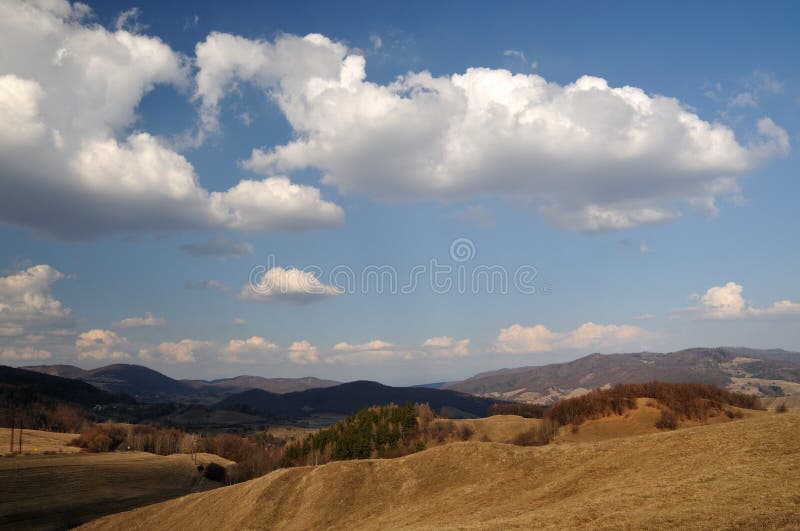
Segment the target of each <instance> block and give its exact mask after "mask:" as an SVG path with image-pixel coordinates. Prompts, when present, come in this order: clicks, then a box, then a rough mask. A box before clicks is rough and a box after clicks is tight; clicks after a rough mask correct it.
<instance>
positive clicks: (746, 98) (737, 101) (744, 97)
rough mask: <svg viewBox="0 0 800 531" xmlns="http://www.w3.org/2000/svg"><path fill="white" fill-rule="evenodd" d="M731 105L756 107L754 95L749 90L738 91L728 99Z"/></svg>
mask: <svg viewBox="0 0 800 531" xmlns="http://www.w3.org/2000/svg"><path fill="white" fill-rule="evenodd" d="M730 106H731V107H757V106H758V103H757V102H756V99H755V97H754V96H753V95H752V94H751V93H750V92H740V93H739V94H737V95H736V96H734V97H733V98H731V101H730Z"/></svg>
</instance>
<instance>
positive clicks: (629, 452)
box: [86, 412, 800, 530]
mask: <svg viewBox="0 0 800 531" xmlns="http://www.w3.org/2000/svg"><path fill="white" fill-rule="evenodd" d="M799 426H800V415H798V414H797V413H796V412H789V413H786V414H775V413H765V414H761V415H754V416H751V417H750V418H745V419H742V420H736V421H732V422H724V423H719V424H709V425H703V426H696V427H690V428H686V429H682V430H677V431H671V432H661V433H652V434H645V435H639V436H632V437H626V438H616V439H609V440H604V441H600V442H579V443H573V444H554V445H549V446H542V447H517V446H512V445H506V444H500V443H480V442H460V443H453V444H449V445H444V446H438V447H435V448H432V449H430V450H427V451H424V452H420V453H417V454H413V455H410V456H407V457H403V458H400V459H386V460H366V461H345V462H333V463H329V464H327V465H323V466H319V467H303V468H295V469H285V470H279V471H276V472H273V473H271V474H269V475H267V476H264V477H262V478H258V479H255V480H252V481H249V482H246V483H242V484H239V485H234V486H231V487H224V488H222V489H219V490H215V491H213V492H204V493H200V494H194V495H191V496H186V497H183V498H179V499H175V500H170V501H167V502H164V503H160V504H156V505H152V506H149V507H143V508H140V509H137V510H134V511H131V512H128V513H123V514H120V515H113V516H108V517H104V518H101V519H99V520H96V521H94V522H91V523H90V524H88V525H87V526H86V529H108V530H117V529H174V530H178V529H191V528H197V529H259V528H281V529H322V528H337V529H404V528H405V529H412V528H413V529H419V528H437V529H441V528H445V529H463V528H504V529H509V528H510V529H530V528H558V529H569V528H572V529H619V528H628V529H640V528H650V529H673V528H697V527H702V528H713V529H785V528H794V529H799V528H800V437H798V433H799V430H798V427H799Z"/></svg>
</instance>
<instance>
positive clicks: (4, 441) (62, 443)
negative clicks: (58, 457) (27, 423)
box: [0, 428, 81, 455]
mask: <svg viewBox="0 0 800 531" xmlns="http://www.w3.org/2000/svg"><path fill="white" fill-rule="evenodd" d="M77 436H78V434H77V433H53V432H50V431H39V430H22V453H23V454H43V453H45V452H55V453H76V452H80V451H81V449H80V448H77V447H75V446H69V443H70V442H71V441H72V440H73V439H75V438H76V437H77ZM10 437H11V429H10V428H0V455H3V454H7V453H9V450H10V449H9V443H10V442H11V441H9V438H10ZM17 441H19V430H14V451H15V452H16V451H17V445H18V444H19V443H18V442H17Z"/></svg>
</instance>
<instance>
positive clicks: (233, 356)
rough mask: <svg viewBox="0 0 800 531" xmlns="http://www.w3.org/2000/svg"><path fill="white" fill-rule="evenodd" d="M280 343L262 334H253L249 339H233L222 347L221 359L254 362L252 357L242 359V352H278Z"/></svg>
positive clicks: (235, 361) (231, 361)
mask: <svg viewBox="0 0 800 531" xmlns="http://www.w3.org/2000/svg"><path fill="white" fill-rule="evenodd" d="M278 350H279V348H278V345H276V344H275V343H272V342H271V341H267V340H266V339H264V338H263V337H260V336H252V337H250V338H248V339H231V340H230V341H228V344H227V345H225V346H224V347H223V348H222V355H221V356H220V359H221V360H222V361H226V362H229V363H254V362H255V360H252V359H242V358H241V357H240V356H241V355H242V354H266V353H270V352H277V351H278Z"/></svg>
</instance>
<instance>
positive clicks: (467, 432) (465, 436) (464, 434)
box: [461, 424, 475, 441]
mask: <svg viewBox="0 0 800 531" xmlns="http://www.w3.org/2000/svg"><path fill="white" fill-rule="evenodd" d="M474 433H475V430H473V429H472V428H470V427H469V426H467V425H466V424H465V425H463V426H461V440H462V441H468V440H469V438H470V437H472V435H473V434H474Z"/></svg>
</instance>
